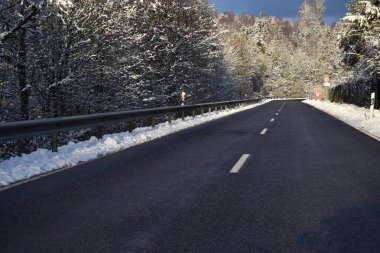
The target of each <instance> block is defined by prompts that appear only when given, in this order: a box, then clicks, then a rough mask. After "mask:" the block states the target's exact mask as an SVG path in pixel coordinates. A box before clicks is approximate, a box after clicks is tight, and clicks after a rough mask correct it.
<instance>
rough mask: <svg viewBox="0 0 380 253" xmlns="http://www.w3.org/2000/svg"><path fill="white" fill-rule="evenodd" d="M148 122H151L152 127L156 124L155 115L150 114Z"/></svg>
mask: <svg viewBox="0 0 380 253" xmlns="http://www.w3.org/2000/svg"><path fill="white" fill-rule="evenodd" d="M150 123H151V125H152V127H155V126H156V116H152V117H151V118H150Z"/></svg>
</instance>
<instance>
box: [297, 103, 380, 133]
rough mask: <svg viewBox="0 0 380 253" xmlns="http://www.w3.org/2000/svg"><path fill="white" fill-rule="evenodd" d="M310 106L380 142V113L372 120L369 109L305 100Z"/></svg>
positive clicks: (376, 113) (377, 112)
mask: <svg viewBox="0 0 380 253" xmlns="http://www.w3.org/2000/svg"><path fill="white" fill-rule="evenodd" d="M304 103H306V104H309V105H311V106H313V107H315V108H317V109H319V110H321V111H324V112H326V113H328V114H330V115H332V116H334V117H336V118H338V119H340V120H341V121H343V122H345V123H347V124H349V125H351V126H352V127H354V128H356V129H358V130H360V131H362V132H364V133H367V134H368V135H370V136H372V137H374V138H376V139H377V140H380V111H379V110H375V113H374V118H373V119H370V111H369V109H367V108H363V107H358V106H355V105H348V104H337V103H331V102H322V101H316V100H305V101H304Z"/></svg>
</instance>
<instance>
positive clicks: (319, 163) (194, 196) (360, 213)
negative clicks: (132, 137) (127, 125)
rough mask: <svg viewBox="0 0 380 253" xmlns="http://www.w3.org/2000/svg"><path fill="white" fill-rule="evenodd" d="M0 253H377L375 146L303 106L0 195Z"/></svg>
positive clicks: (189, 133) (379, 168)
mask: <svg viewBox="0 0 380 253" xmlns="http://www.w3.org/2000/svg"><path fill="white" fill-rule="evenodd" d="M0 252H1V253H5V252H17V253H20V252H38V253H41V252H157V253H163V252H196V253H198V252H215V253H221V252H228V253H231V252H258V253H266V252H273V253H282V252H286V253H288V252H289V253H297V252H316V253H333V252H334V253H336V252H338V253H353V252H355V253H356V252H360V253H375V252H376V253H378V252H380V143H379V142H378V141H376V140H374V139H371V138H370V137H368V136H366V135H364V134H362V133H360V132H358V131H357V130H355V129H353V128H351V127H349V126H348V125H346V124H344V123H342V122H340V121H338V120H336V119H335V118H333V117H331V116H329V115H327V114H325V113H323V112H320V111H318V110H317V109H314V108H312V107H310V106H308V105H306V104H303V103H301V102H300V101H273V102H270V103H267V104H265V105H263V106H260V107H257V108H254V109H251V110H247V111H244V112H241V113H237V114H234V115H232V116H229V117H225V118H222V119H219V120H215V121H212V122H209V123H205V124H203V125H200V126H197V127H194V128H191V129H187V130H184V131H181V132H179V133H176V134H172V135H169V136H166V137H164V138H161V139H158V140H154V141H151V142H148V143H145V144H142V145H139V146H135V147H132V148H130V149H127V150H125V151H122V152H119V153H116V154H113V155H109V156H107V157H104V158H101V159H98V160H95V161H92V162H89V163H84V164H82V165H80V166H77V167H75V168H72V169H69V170H66V171H63V172H59V173H56V174H53V175H50V176H47V177H44V178H41V179H38V180H35V181H32V182H28V183H25V184H22V185H19V186H17V187H14V188H11V189H8V190H5V191H1V192H0Z"/></svg>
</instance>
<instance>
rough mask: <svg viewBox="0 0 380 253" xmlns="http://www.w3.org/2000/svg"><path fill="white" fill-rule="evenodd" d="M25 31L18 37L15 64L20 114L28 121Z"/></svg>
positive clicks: (21, 31) (22, 30)
mask: <svg viewBox="0 0 380 253" xmlns="http://www.w3.org/2000/svg"><path fill="white" fill-rule="evenodd" d="M25 40H26V30H25V29H23V28H22V29H21V30H20V37H19V49H18V51H19V61H18V64H17V70H18V82H19V90H20V113H21V119H22V120H28V119H29V88H28V86H27V77H26V60H27V59H26V41H25Z"/></svg>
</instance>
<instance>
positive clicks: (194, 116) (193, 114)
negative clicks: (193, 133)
mask: <svg viewBox="0 0 380 253" xmlns="http://www.w3.org/2000/svg"><path fill="white" fill-rule="evenodd" d="M193 118H195V110H193Z"/></svg>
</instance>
